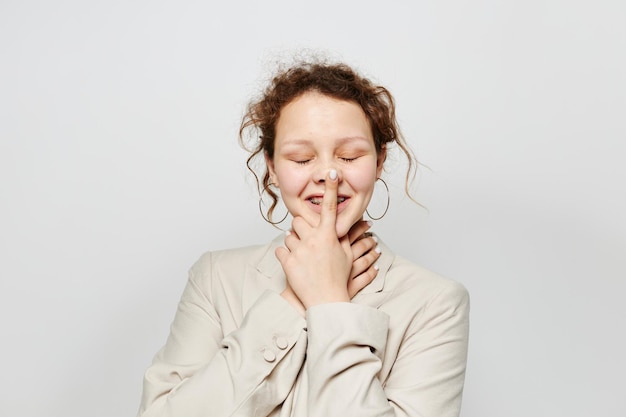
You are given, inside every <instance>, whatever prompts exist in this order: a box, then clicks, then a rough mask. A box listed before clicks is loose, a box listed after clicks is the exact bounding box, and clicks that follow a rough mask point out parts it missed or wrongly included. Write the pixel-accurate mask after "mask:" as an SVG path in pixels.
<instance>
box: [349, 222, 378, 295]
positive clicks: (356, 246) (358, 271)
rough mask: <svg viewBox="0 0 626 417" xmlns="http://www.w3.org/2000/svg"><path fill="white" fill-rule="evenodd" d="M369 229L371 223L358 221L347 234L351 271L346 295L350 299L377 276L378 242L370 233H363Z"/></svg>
mask: <svg viewBox="0 0 626 417" xmlns="http://www.w3.org/2000/svg"><path fill="white" fill-rule="evenodd" d="M370 227H371V222H366V221H364V220H360V221H358V222H356V223H355V224H354V225H353V226H352V227H351V228H350V231H349V232H348V236H349V237H350V247H351V248H352V258H353V261H352V269H351V270H350V279H349V280H348V295H349V296H350V299H352V298H354V296H355V295H356V294H357V293H358V292H359V291H361V290H362V289H363V288H365V287H366V286H367V285H368V284H369V283H370V282H372V281H373V280H374V278H376V275H378V265H376V264H375V262H376V261H377V260H378V258H379V257H380V249H379V248H378V245H377V243H378V241H377V239H376V238H375V237H373V236H372V235H371V233H365V232H366V231H367V230H369V228H370Z"/></svg>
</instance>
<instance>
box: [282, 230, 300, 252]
mask: <svg viewBox="0 0 626 417" xmlns="http://www.w3.org/2000/svg"><path fill="white" fill-rule="evenodd" d="M299 241H300V238H299V237H298V235H297V234H296V233H294V232H292V231H291V230H287V231H286V232H285V240H284V243H285V247H286V248H287V249H288V250H289V251H292V250H293V249H294V247H295V246H296V245H297V243H298V242H299Z"/></svg>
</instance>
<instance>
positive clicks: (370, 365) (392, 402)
mask: <svg viewBox="0 0 626 417" xmlns="http://www.w3.org/2000/svg"><path fill="white" fill-rule="evenodd" d="M410 308H411V306H408V305H407V309H410ZM307 324H308V336H309V340H308V347H307V357H308V359H307V365H306V366H307V371H308V374H309V398H311V399H315V400H313V401H311V402H310V403H309V407H308V411H309V414H308V415H309V417H317V416H320V417H321V416H325V417H332V416H346V415H354V416H360V417H367V416H396V417H399V416H403V417H458V415H459V412H460V407H461V396H462V391H463V384H464V377H465V364H466V359H467V346H468V333H469V297H468V294H467V291H466V290H465V288H464V287H463V286H462V285H460V284H458V283H454V282H450V283H449V284H448V285H446V286H445V288H444V289H442V290H441V291H440V292H439V294H437V295H436V296H434V297H433V299H431V300H430V301H429V302H428V303H427V305H426V307H425V308H424V309H423V311H420V312H419V313H417V314H414V315H413V318H412V320H411V322H410V323H409V325H408V327H407V330H406V333H405V335H404V336H403V339H402V343H401V345H400V348H399V351H398V354H397V357H396V360H395V363H394V365H393V368H392V370H391V372H390V374H389V376H388V377H387V378H386V380H385V381H380V380H379V379H378V375H379V371H380V369H381V361H382V358H383V356H384V351H385V347H386V346H385V344H386V340H387V333H388V331H389V327H388V326H389V317H388V316H387V315H386V314H385V313H384V312H382V311H379V310H377V309H374V308H372V307H368V306H365V305H358V304H351V303H335V304H326V305H320V306H315V307H312V308H310V309H309V310H307Z"/></svg>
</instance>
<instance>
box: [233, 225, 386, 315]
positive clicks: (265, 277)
mask: <svg viewBox="0 0 626 417" xmlns="http://www.w3.org/2000/svg"><path fill="white" fill-rule="evenodd" d="M376 237H377V238H378V236H376ZM284 239H285V235H284V234H282V233H281V234H280V235H278V236H277V237H276V238H274V239H273V240H272V241H271V242H269V243H268V244H267V245H265V246H264V247H263V249H264V250H263V251H262V252H263V254H262V256H261V258H260V259H259V260H258V261H257V262H253V263H251V264H249V265H248V266H247V268H246V278H245V284H244V289H243V300H242V301H243V308H244V314H245V312H247V311H248V309H249V308H250V307H251V306H252V304H254V302H255V301H256V300H257V299H258V298H259V297H260V296H261V294H263V292H264V291H266V290H270V291H274V292H276V293H280V292H282V290H283V289H284V288H285V280H286V278H285V273H284V271H283V268H282V266H281V265H280V262H278V259H276V256H275V255H274V252H275V250H276V248H278V247H279V246H282V245H283V242H284ZM378 246H379V248H380V249H381V254H380V257H379V258H378V261H377V262H376V263H377V264H378V274H377V275H376V278H374V280H373V281H372V282H370V283H369V284H368V285H367V286H366V287H365V288H363V289H362V290H361V291H360V292H359V293H358V294H357V295H356V296H355V297H354V298H353V301H357V302H358V300H361V299H363V298H364V297H365V298H367V297H366V296H367V295H368V294H375V293H384V292H385V291H383V290H384V287H385V277H386V275H387V272H388V271H389V269H390V268H391V264H392V263H393V260H394V258H395V255H394V254H393V252H391V249H389V248H388V247H387V245H385V244H384V243H383V242H382V240H381V239H380V238H378ZM257 259H258V258H257Z"/></svg>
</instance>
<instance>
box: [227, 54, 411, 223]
mask: <svg viewBox="0 0 626 417" xmlns="http://www.w3.org/2000/svg"><path fill="white" fill-rule="evenodd" d="M308 92H317V93H320V94H324V95H326V96H329V97H332V98H335V99H339V100H345V101H351V102H354V103H356V104H358V105H359V106H360V107H361V108H362V109H363V111H364V112H365V115H366V117H367V119H368V121H369V123H370V127H371V129H372V134H373V137H374V145H375V148H376V152H377V153H378V154H380V152H383V151H384V150H385V149H386V148H387V146H388V144H392V143H395V144H396V145H397V146H398V147H399V148H400V150H401V151H402V153H403V154H404V155H405V156H406V158H407V161H408V167H407V171H406V177H405V186H404V189H405V192H406V194H407V196H408V197H409V198H410V199H411V200H413V201H415V199H414V198H413V197H412V196H411V193H410V190H409V188H410V184H411V182H412V181H413V179H414V177H415V173H416V169H417V160H416V158H415V156H414V155H413V152H412V151H411V149H410V148H409V147H408V145H407V144H406V142H405V140H404V138H403V137H402V134H401V132H400V128H399V126H398V123H397V121H396V108H395V101H394V99H393V96H392V95H391V93H390V92H389V91H388V90H387V89H386V88H385V87H382V86H379V85H374V84H373V83H372V82H371V81H370V80H368V79H367V78H364V77H362V76H361V75H359V74H358V73H357V72H356V71H354V70H353V69H352V68H351V67H349V66H348V65H346V64H343V63H337V64H326V63H321V62H302V63H299V64H296V65H294V66H292V67H289V68H287V69H284V70H281V71H279V72H278V73H277V74H276V75H275V76H274V78H273V79H272V80H271V81H270V83H269V85H268V86H267V88H266V89H265V91H263V93H262V94H261V96H260V98H258V99H256V100H253V101H251V102H250V103H249V104H248V107H247V111H246V113H245V114H244V116H243V119H242V121H241V126H240V128H239V143H240V145H241V146H242V147H243V148H244V149H245V150H247V151H248V152H250V156H249V157H248V160H247V161H246V164H247V167H248V169H249V170H250V172H252V174H253V175H254V177H255V179H256V182H257V187H258V190H259V195H261V193H262V191H266V192H267V193H268V194H269V196H270V198H271V199H272V203H271V205H270V208H269V209H268V218H269V219H270V220H271V219H272V213H273V212H274V209H275V208H276V205H277V203H278V195H277V194H276V192H275V191H274V190H272V188H271V187H270V185H271V183H270V175H269V172H268V170H267V168H266V169H265V171H264V172H263V174H262V176H261V177H259V176H258V175H257V173H256V172H255V170H254V168H253V167H252V161H253V160H255V158H256V157H258V156H266V157H267V158H269V159H273V158H274V141H275V138H276V124H277V122H278V118H279V117H280V112H281V110H282V109H283V108H284V107H285V106H286V105H287V104H289V103H290V102H291V101H293V100H294V99H296V98H298V97H299V96H301V95H302V94H304V93H308ZM248 131H250V132H251V134H250V138H252V139H253V140H252V141H251V143H248V142H246V140H245V136H246V135H245V134H246V132H248ZM415 202H416V203H417V201H415ZM418 204H419V203H418Z"/></svg>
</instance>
